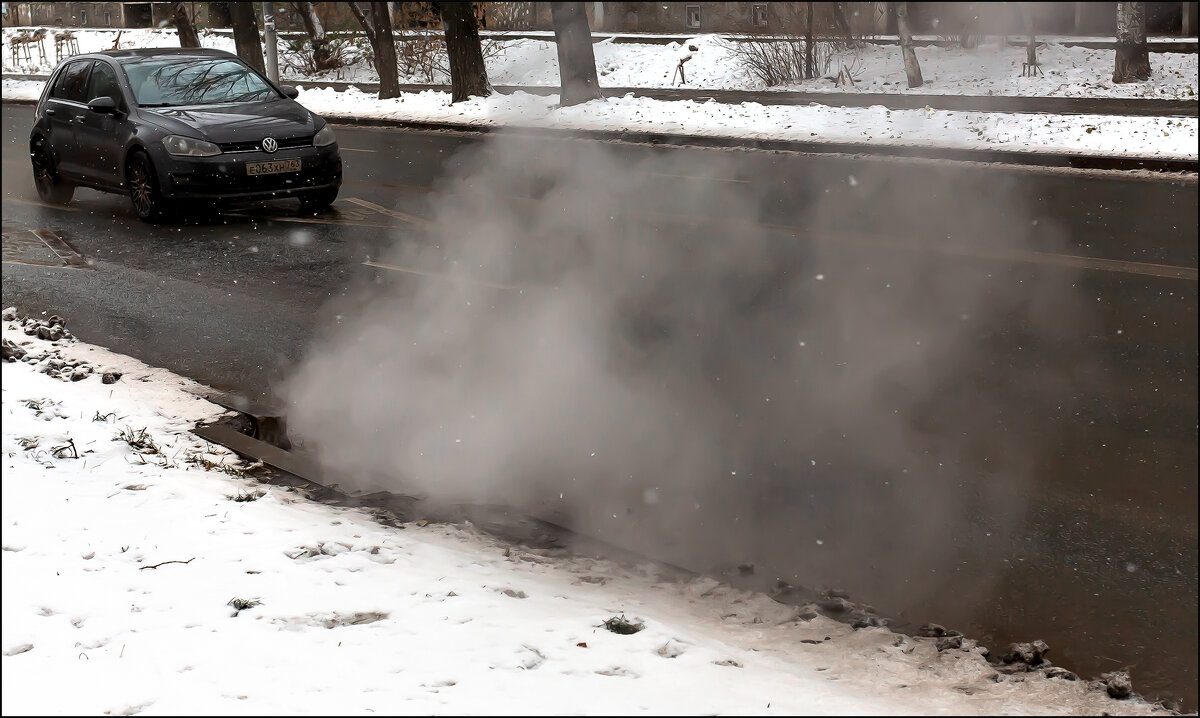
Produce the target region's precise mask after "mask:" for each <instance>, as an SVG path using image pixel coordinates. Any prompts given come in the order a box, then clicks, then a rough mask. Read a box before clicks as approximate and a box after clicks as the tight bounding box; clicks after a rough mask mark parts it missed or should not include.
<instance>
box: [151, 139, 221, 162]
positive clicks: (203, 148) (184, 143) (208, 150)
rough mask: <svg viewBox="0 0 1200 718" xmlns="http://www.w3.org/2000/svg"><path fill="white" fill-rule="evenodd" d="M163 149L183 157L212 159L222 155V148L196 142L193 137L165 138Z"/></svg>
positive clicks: (208, 143) (201, 141)
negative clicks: (214, 156)
mask: <svg viewBox="0 0 1200 718" xmlns="http://www.w3.org/2000/svg"><path fill="white" fill-rule="evenodd" d="M163 147H166V148H167V153H168V154H172V155H180V156H183V157H212V156H213V155H219V154H221V148H220V147H217V146H216V145H214V144H213V143H211V142H205V141H204V140H194V139H192V138H191V137H180V136H179V135H170V136H168V137H164V138H163Z"/></svg>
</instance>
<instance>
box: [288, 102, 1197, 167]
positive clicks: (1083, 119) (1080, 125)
mask: <svg viewBox="0 0 1200 718" xmlns="http://www.w3.org/2000/svg"><path fill="white" fill-rule="evenodd" d="M302 90H303V91H302V92H301V94H300V97H299V101H300V102H301V103H302V104H303V105H304V106H305V107H308V108H309V109H311V110H312V111H313V112H316V113H318V114H321V115H323V116H325V117H331V118H337V117H345V118H350V117H369V118H382V119H392V120H401V121H409V122H456V123H463V124H473V125H485V126H491V127H499V126H521V127H544V128H554V129H570V130H608V131H615V132H625V131H629V132H662V133H676V134H687V135H700V136H706V137H747V138H754V139H768V140H793V141H813V142H835V143H855V144H859V143H861V144H871V145H899V146H911V147H918V146H919V147H945V148H957V149H975V150H1009V151H1022V152H1052V153H1068V154H1085V155H1086V154H1095V155H1112V156H1132V157H1169V158H1182V159H1187V158H1193V159H1194V158H1195V157H1196V155H1197V144H1196V140H1197V125H1198V122H1197V119H1196V118H1194V117H1119V116H1108V115H1029V114H1011V113H1000V112H958V111H950V110H933V109H930V108H925V109H923V110H889V109H887V108H885V107H882V106H878V105H876V106H874V107H828V106H825V105H808V106H786V105H761V104H758V103H756V102H745V103H741V104H737V105H733V104H722V103H718V102H695V101H692V100H683V101H668V100H655V99H650V98H638V97H632V96H629V97H610V98H606V99H604V100H598V101H593V102H588V103H585V104H582V105H576V106H573V107H558V106H557V101H558V98H557V97H540V96H536V95H530V94H526V93H523V92H517V93H513V94H511V95H493V96H491V97H488V98H485V99H472V100H469V101H466V102H460V103H457V104H453V105H452V104H450V94H449V93H446V92H435V91H432V90H430V91H426V92H421V93H417V94H406V95H404V96H403V97H400V98H396V99H390V100H380V99H378V98H377V97H376V96H375V95H373V94H366V93H363V92H359V91H357V90H354V89H351V90H348V91H346V92H338V91H336V90H333V89H331V88H320V87H315V88H307V87H303V86H302Z"/></svg>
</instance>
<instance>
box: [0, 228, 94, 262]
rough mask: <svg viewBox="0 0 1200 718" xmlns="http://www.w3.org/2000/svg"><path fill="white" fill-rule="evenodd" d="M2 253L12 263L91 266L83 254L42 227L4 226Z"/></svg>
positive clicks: (4, 258)
mask: <svg viewBox="0 0 1200 718" xmlns="http://www.w3.org/2000/svg"><path fill="white" fill-rule="evenodd" d="M2 254H3V260H4V261H5V262H10V263H14V264H32V265H37V266H42V267H72V268H74V269H91V266H90V265H89V264H88V262H87V260H86V259H84V258H83V255H81V254H79V253H78V252H76V251H75V250H74V249H72V248H71V246H70V245H68V244H67V243H66V242H64V241H63V239H62V237H59V236H58V235H57V234H56V233H55V232H54V231H53V230H50V229H47V228H45V227H39V228H38V229H30V228H28V227H22V226H19V225H11V224H6V225H4V228H3V252H2Z"/></svg>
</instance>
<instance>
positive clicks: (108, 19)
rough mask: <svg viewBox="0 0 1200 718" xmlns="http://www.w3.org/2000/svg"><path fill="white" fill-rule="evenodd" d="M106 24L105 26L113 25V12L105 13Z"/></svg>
mask: <svg viewBox="0 0 1200 718" xmlns="http://www.w3.org/2000/svg"><path fill="white" fill-rule="evenodd" d="M104 25H105V27H112V13H111V12H106V13H104Z"/></svg>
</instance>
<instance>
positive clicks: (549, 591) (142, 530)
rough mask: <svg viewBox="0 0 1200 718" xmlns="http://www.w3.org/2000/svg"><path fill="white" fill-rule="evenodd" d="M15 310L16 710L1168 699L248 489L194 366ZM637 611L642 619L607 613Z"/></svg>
mask: <svg viewBox="0 0 1200 718" xmlns="http://www.w3.org/2000/svg"><path fill="white" fill-rule="evenodd" d="M6 314H8V313H7V312H6ZM9 316H11V315H9ZM22 328H23V327H22V322H21V321H18V320H13V319H11V318H10V319H6V320H5V321H4V322H3V336H4V338H5V339H6V340H11V341H14V342H16V343H17V344H18V345H21V347H22V348H23V349H24V350H25V351H27V352H28V354H27V355H26V356H25V357H24V358H23V360H21V361H16V362H12V363H9V362H5V363H4V365H3V394H2V398H3V401H2V404H0V411H3V415H4V419H3V452H4V459H3V460H4V472H3V483H2V489H3V495H2V498H3V502H2V503H0V520H2V521H3V624H2V625H3V629H2V631H3V636H2V645H0V648H2V649H3V657H2V658H0V660H2V661H3V692H2V696H3V698H2V702H3V706H2V707H3V712H4V713H5V714H26V713H36V714H47V713H56V714H99V713H101V712H104V713H114V714H121V715H127V714H131V713H136V712H141V711H145V712H149V713H178V714H207V713H257V714H276V713H280V714H288V713H302V714H316V715H320V714H344V713H353V714H361V713H368V712H381V713H382V712H387V713H488V714H495V713H508V714H545V713H559V714H561V713H584V714H610V715H627V714H634V713H637V714H642V713H736V714H747V713H751V714H762V713H782V714H868V715H870V714H884V713H887V714H901V713H928V714H932V713H944V714H952V715H961V714H979V715H987V714H1077V715H1084V714H1092V715H1095V714H1100V713H1101V712H1108V713H1110V714H1116V713H1120V714H1150V713H1153V712H1155V709H1154V708H1153V707H1152V706H1150V705H1147V704H1145V703H1143V702H1141V701H1136V700H1126V701H1119V702H1118V701H1115V700H1113V699H1111V698H1109V697H1108V696H1107V695H1106V694H1105V693H1104V692H1103V691H1102V690H1097V689H1096V688H1094V687H1089V686H1088V685H1087V684H1086V683H1085V682H1084V681H1067V680H1063V679H1058V678H1053V679H1052V678H1048V677H1046V674H1044V673H1042V672H1040V671H1035V672H1029V673H1018V674H1015V675H1013V676H999V675H998V674H997V672H996V671H995V670H994V669H993V668H992V667H991V666H990V665H989V664H987V663H986V662H985V660H984V659H983V658H982V657H981V655H980V649H978V648H976V647H975V645H974V642H973V641H970V640H968V641H966V642H965V644H964V645H965V648H964V649H949V650H944V651H941V652H939V651H938V650H936V648H935V645H934V643H935V641H934V640H933V639H920V638H910V637H903V636H899V635H897V634H894V633H892V632H891V631H889V630H887V629H886V628H867V629H863V630H857V631H856V630H852V629H851V628H850V627H849V626H847V625H845V624H841V623H836V622H833V621H830V620H828V619H826V618H823V617H816V618H809V620H805V618H806V616H805V615H802V614H801V611H800V609H797V608H795V607H788V606H784V605H781V604H778V603H775V602H773V601H772V600H770V599H769V598H768V597H766V596H763V595H760V594H751V593H746V592H743V591H738V590H735V589H733V588H730V587H729V586H726V585H722V584H719V583H718V582H716V581H713V580H711V579H706V578H698V579H692V580H685V581H682V582H681V581H679V580H673V579H669V578H667V577H666V575H665V574H663V573H662V572H660V571H659V570H658V569H657V568H656V567H655V566H653V565H650V564H645V565H641V566H637V567H623V566H618V565H615V564H613V563H611V562H607V561H598V560H593V559H584V558H577V557H571V556H568V555H565V554H562V553H561V552H554V551H540V550H531V549H526V548H521V547H516V546H513V547H509V546H506V545H504V544H502V543H500V542H499V541H497V540H495V539H493V538H489V537H487V536H485V535H482V534H480V533H479V532H478V531H476V530H474V529H473V528H472V527H471V526H469V525H436V524H428V525H425V526H419V525H418V524H416V523H410V524H406V525H403V527H395V526H389V525H385V524H383V523H380V522H377V521H375V520H374V519H373V518H372V517H370V516H369V515H367V514H366V513H363V512H360V511H357V510H348V509H338V508H332V507H329V506H325V505H321V504H315V503H312V502H309V501H307V500H304V499H303V498H301V497H300V496H299V495H298V494H296V493H294V492H292V491H290V490H287V489H283V488H280V487H277V486H274V487H273V486H269V485H268V486H259V485H256V484H255V483H254V482H253V481H251V480H249V479H247V478H245V477H244V476H241V475H239V474H240V473H241V470H242V469H244V468H245V467H244V465H242V464H241V463H240V462H239V461H238V460H237V459H236V458H235V457H233V456H232V455H230V454H229V453H228V452H226V451H225V450H223V449H221V448H219V447H214V446H212V445H209V444H206V443H205V442H203V441H201V440H199V439H197V438H196V437H195V436H193V435H191V434H189V433H188V430H189V429H190V428H191V427H192V426H193V425H194V424H195V423H196V422H198V421H200V420H205V419H212V418H214V417H217V416H218V415H219V414H220V413H221V411H222V410H221V409H220V408H218V407H216V406H214V405H212V404H210V403H208V402H206V401H204V400H201V399H199V398H197V397H196V396H194V395H193V394H192V393H190V391H189V390H191V389H195V388H196V387H195V385H194V384H193V383H192V382H190V381H188V380H185V379H182V378H180V377H178V376H175V375H173V374H171V373H169V372H167V371H164V370H161V369H155V368H152V367H149V366H146V365H144V364H142V363H140V362H138V361H136V360H133V359H131V358H128V357H124V356H121V355H118V354H114V353H112V352H110V351H107V350H105V349H103V348H100V347H97V346H90V345H87V344H83V343H79V342H76V341H74V340H73V339H72V338H70V337H69V336H67V337H64V338H61V339H57V341H51V340H50V339H38V338H37V337H36V336H35V337H30V336H26V335H25V333H24V332H23V331H22ZM51 338H53V337H51ZM46 370H50V371H49V372H47V371H46ZM106 372H107V373H108V374H109V375H110V376H109V378H110V379H111V378H112V375H114V374H115V373H119V374H120V377H119V378H117V379H116V381H115V382H112V383H105V380H104V379H102V377H103V375H104V373H106ZM76 377H78V380H74V381H73V380H72V379H74V378H76ZM122 435H123V436H122ZM134 444H136V445H138V446H140V447H141V448H140V449H138V448H135V446H134ZM260 491H261V492H262V495H261V497H259V498H257V500H240V501H239V500H235V499H239V498H240V499H246V498H249V497H251V496H255V495H257V493H258V492H260ZM234 599H242V600H243V601H244V603H241V604H237V603H236V602H235V601H234ZM231 604H234V605H231ZM236 605H241V606H244V608H242V609H241V610H239V609H238V608H237V607H236ZM621 615H624V616H625V617H627V618H628V619H629V620H631V621H634V622H639V623H643V624H644V630H642V631H640V632H638V633H635V634H633V635H619V634H617V633H613V632H610V631H608V630H606V628H605V627H604V622H605V621H606V620H607V619H611V618H613V617H615V616H621Z"/></svg>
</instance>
